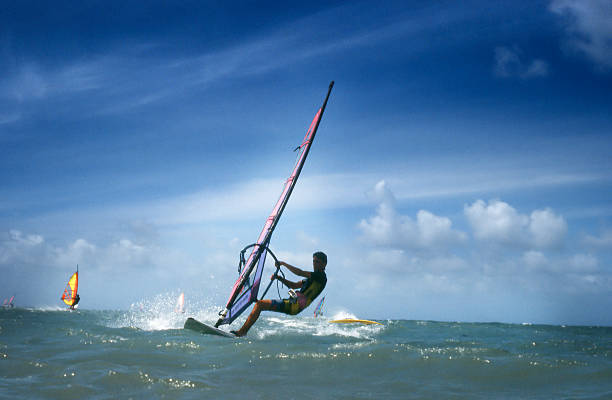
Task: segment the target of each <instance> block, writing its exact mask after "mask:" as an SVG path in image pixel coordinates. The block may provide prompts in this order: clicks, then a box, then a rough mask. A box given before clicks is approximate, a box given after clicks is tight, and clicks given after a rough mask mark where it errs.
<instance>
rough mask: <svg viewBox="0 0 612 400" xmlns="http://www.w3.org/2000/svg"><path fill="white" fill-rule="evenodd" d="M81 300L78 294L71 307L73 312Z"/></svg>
mask: <svg viewBox="0 0 612 400" xmlns="http://www.w3.org/2000/svg"><path fill="white" fill-rule="evenodd" d="M80 300H81V296H79V294H78V293H77V295H76V296H74V302H73V303H72V305H71V306H70V309H71V310H74V308H75V307H76V305H77V304H79V301H80Z"/></svg>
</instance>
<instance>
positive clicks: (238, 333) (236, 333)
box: [230, 330, 245, 337]
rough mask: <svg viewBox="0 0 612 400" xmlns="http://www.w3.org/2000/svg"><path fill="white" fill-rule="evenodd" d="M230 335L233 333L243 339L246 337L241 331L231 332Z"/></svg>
mask: <svg viewBox="0 0 612 400" xmlns="http://www.w3.org/2000/svg"><path fill="white" fill-rule="evenodd" d="M230 333H233V334H234V336H238V337H242V336H244V335H245V334H244V333H240V330H237V331H230Z"/></svg>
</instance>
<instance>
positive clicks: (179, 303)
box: [176, 293, 185, 314]
mask: <svg viewBox="0 0 612 400" xmlns="http://www.w3.org/2000/svg"><path fill="white" fill-rule="evenodd" d="M176 312H177V313H181V314H184V313H185V293H181V294H180V295H179V297H178V299H177V300H176Z"/></svg>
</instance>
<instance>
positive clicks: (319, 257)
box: [312, 251, 327, 264]
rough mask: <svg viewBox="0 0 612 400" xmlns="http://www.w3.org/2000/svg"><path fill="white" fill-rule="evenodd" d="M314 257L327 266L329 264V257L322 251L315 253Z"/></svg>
mask: <svg viewBox="0 0 612 400" xmlns="http://www.w3.org/2000/svg"><path fill="white" fill-rule="evenodd" d="M312 256H313V257H316V258H318V259H319V260H321V261H323V262H324V263H325V264H327V256H326V255H325V253H323V252H322V251H317V252H316V253H314V254H313V255H312Z"/></svg>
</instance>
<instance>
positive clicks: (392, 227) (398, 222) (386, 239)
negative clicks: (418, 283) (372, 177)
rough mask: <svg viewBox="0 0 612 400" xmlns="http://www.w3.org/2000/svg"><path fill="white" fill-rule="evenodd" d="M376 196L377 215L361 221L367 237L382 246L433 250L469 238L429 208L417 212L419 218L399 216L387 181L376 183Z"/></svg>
mask: <svg viewBox="0 0 612 400" xmlns="http://www.w3.org/2000/svg"><path fill="white" fill-rule="evenodd" d="M373 197H374V198H375V199H376V200H377V201H378V203H379V204H378V207H377V211H376V215H374V216H373V217H370V218H369V219H367V220H365V219H364V220H362V221H361V222H360V223H359V229H360V230H361V231H362V233H363V239H364V240H367V241H371V242H372V243H374V244H376V245H382V246H391V247H398V248H410V249H425V248H430V249H433V248H439V247H446V246H448V245H450V244H454V243H458V242H461V241H463V240H464V239H465V237H466V236H465V234H464V233H463V232H459V231H456V230H454V229H452V222H451V220H450V219H448V218H446V217H440V216H437V215H434V214H432V213H431V212H429V211H425V210H420V211H418V212H417V217H416V221H415V220H413V219H412V218H410V217H409V216H405V215H400V214H399V213H398V212H397V211H396V209H395V196H394V195H393V193H392V192H391V190H389V188H387V185H386V183H385V181H380V182H378V183H377V184H376V186H375V189H374V192H373Z"/></svg>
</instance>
